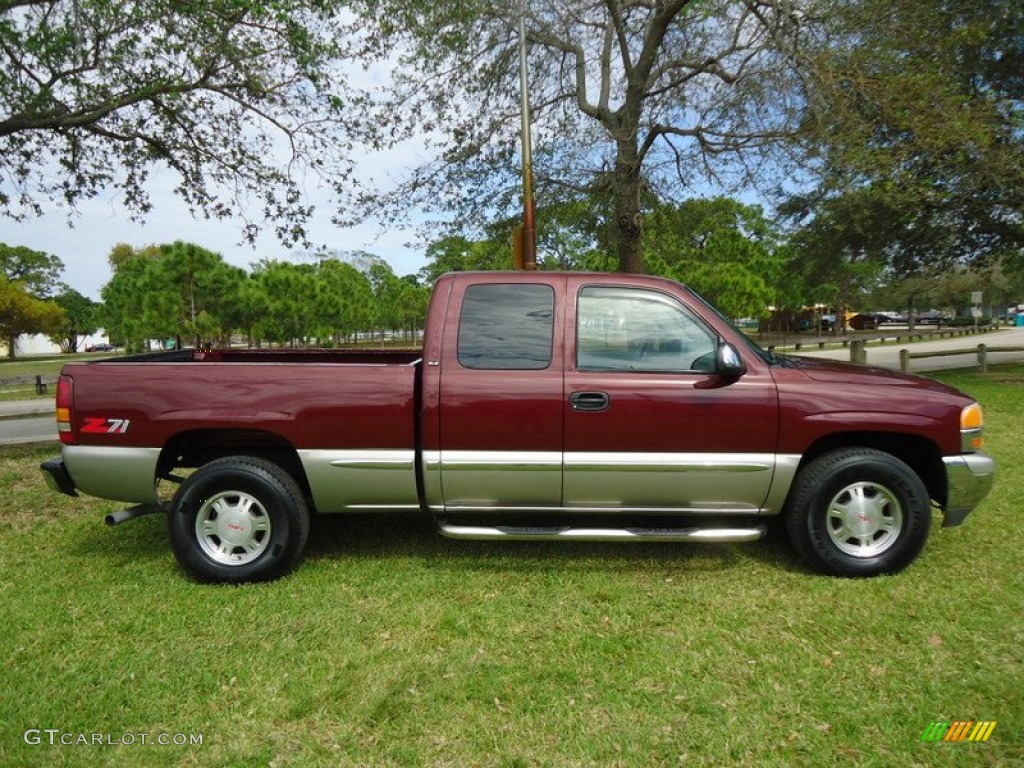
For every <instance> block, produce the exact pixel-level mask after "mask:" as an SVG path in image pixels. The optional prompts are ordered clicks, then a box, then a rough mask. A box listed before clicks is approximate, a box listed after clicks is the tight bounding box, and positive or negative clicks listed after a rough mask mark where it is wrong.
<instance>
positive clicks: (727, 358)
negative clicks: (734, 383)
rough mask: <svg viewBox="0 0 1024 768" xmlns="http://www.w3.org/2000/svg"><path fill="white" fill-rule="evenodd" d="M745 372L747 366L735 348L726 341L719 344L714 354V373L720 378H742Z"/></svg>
mask: <svg viewBox="0 0 1024 768" xmlns="http://www.w3.org/2000/svg"><path fill="white" fill-rule="evenodd" d="M746 372H747V366H746V365H745V364H744V362H743V358H742V357H740V353H739V352H737V351H736V347H734V346H733V345H732V344H730V343H729V342H727V341H723V342H720V343H719V344H718V350H717V351H716V353H715V373H717V374H719V375H721V376H742V375H743V374H745V373H746Z"/></svg>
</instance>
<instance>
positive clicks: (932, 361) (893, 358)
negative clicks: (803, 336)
mask: <svg viewBox="0 0 1024 768" xmlns="http://www.w3.org/2000/svg"><path fill="white" fill-rule="evenodd" d="M979 344H984V345H985V346H986V347H1022V348H1024V328H1007V329H1004V330H1001V331H993V332H991V333H980V334H977V335H975V336H958V337H956V338H952V339H939V340H937V341H922V342H916V343H914V344H886V345H884V346H879V345H877V344H876V345H868V346H867V347H866V351H867V356H868V364H869V365H875V366H878V367H881V368H894V369H896V370H899V367H900V350H901V349H909V350H910V351H911V352H914V353H915V354H916V353H919V352H939V351H945V350H952V349H962V350H964V354H963V355H956V356H954V357H928V358H924V359H912V360H911V361H910V370H911V372H917V373H920V372H926V371H940V370H945V369H949V368H966V367H968V366H972V365H977V363H978V355H977V350H978V345H979ZM798 354H800V355H802V356H806V357H821V358H827V359H830V360H849V359H850V350H849V349H846V348H845V347H843V348H839V349H830V350H824V351H818V350H814V351H810V350H801V351H800V352H799V353H798ZM1021 360H1024V352H991V353H989V355H988V361H989V363H1006V362H1018V361H1021Z"/></svg>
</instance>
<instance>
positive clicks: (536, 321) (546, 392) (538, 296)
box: [427, 276, 564, 512]
mask: <svg viewBox="0 0 1024 768" xmlns="http://www.w3.org/2000/svg"><path fill="white" fill-rule="evenodd" d="M524 277H526V276H524ZM563 286H564V278H555V279H554V280H553V281H549V282H538V281H537V278H536V277H535V276H530V279H524V280H520V279H519V278H518V277H517V276H502V278H501V282H495V283H491V282H481V283H472V282H469V281H464V280H459V281H456V282H455V284H454V286H453V287H452V293H451V296H450V298H449V302H448V313H449V314H448V316H449V317H454V316H456V315H455V313H457V317H458V323H454V322H448V323H446V326H445V336H444V340H443V349H442V353H441V356H442V359H441V361H440V366H439V371H440V386H439V392H440V397H439V399H438V401H437V408H438V410H439V419H438V425H439V435H438V442H439V445H440V451H439V455H437V456H436V457H435V461H436V464H434V468H435V471H437V470H439V472H440V481H441V492H442V496H443V508H444V510H445V511H447V512H458V511H467V512H468V511H489V510H543V509H551V508H557V507H558V506H560V505H561V500H562V399H563V397H562V394H563V389H562V387H563V370H562V347H563V341H562V336H563V334H561V333H557V334H556V333H555V332H554V329H555V328H560V327H561V324H560V322H558V321H557V318H556V312H557V307H559V306H560V305H561V304H562V303H563V302H561V301H560V299H561V296H560V294H561V293H562V290H563ZM427 364H428V365H430V364H431V363H430V361H428V362H427ZM430 459H431V457H429V456H428V457H427V469H428V474H430V473H431V464H432V463H433V462H431V460H430ZM431 506H432V507H433V508H434V509H435V511H436V509H437V505H436V503H433V504H432V505H431Z"/></svg>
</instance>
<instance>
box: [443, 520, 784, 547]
mask: <svg viewBox="0 0 1024 768" xmlns="http://www.w3.org/2000/svg"><path fill="white" fill-rule="evenodd" d="M437 528H438V530H439V531H440V532H441V534H442V535H443V536H447V537H448V538H449V539H469V540H472V541H491V540H496V539H501V540H504V541H554V540H562V541H640V542H648V541H651V542H673V541H674V542H680V541H686V542H711V543H716V544H725V543H729V542H743V541H756V540H757V539H760V538H761V537H762V536H764V535H765V527H764V526H763V525H752V526H750V527H748V528H698V527H691V528H573V527H571V526H568V525H564V526H562V525H560V526H550V527H548V526H515V525H495V526H488V525H455V524H452V523H448V522H446V521H444V520H438V521H437Z"/></svg>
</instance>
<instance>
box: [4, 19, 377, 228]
mask: <svg viewBox="0 0 1024 768" xmlns="http://www.w3.org/2000/svg"><path fill="white" fill-rule="evenodd" d="M345 5H346V3H344V2H342V0H337V1H336V2H332V1H331V0H324V1H321V0H280V2H275V3H263V2H257V1H256V0H212V1H211V2H202V3H185V2H179V1H178V0H146V1H145V2H142V1H141V0H129V1H128V2H114V1H113V0H11V1H9V2H3V3H0V104H2V105H3V106H2V107H0V184H2V185H3V186H0V213H2V214H3V215H6V216H11V217H14V218H23V217H25V216H29V215H37V214H39V213H41V212H42V210H43V203H44V202H46V201H51V202H56V203H58V204H61V205H65V206H68V207H70V208H72V209H73V208H74V207H75V206H76V205H77V204H78V203H80V202H81V201H82V200H85V199H88V198H91V197H95V196H96V195H97V194H98V193H100V192H101V191H102V190H104V189H107V188H110V187H114V188H117V189H118V190H119V191H120V192H121V193H122V195H123V201H124V204H125V205H126V206H127V208H128V209H129V210H131V211H132V212H133V214H134V215H136V216H138V217H141V216H144V215H145V214H146V213H148V212H149V211H150V209H151V207H152V202H151V200H150V198H149V193H148V191H147V185H146V182H147V180H148V177H149V175H150V173H151V172H152V171H154V170H157V169H160V168H169V169H170V170H171V171H172V172H173V173H175V174H176V175H177V178H178V183H177V185H176V187H175V192H176V193H177V195H178V196H179V197H181V198H182V199H183V200H184V201H185V203H186V204H187V205H188V206H189V208H190V209H191V210H192V211H193V213H196V214H201V215H203V216H206V217H211V216H212V217H218V218H225V217H228V216H233V215H236V214H240V215H242V216H243V217H245V219H246V225H245V235H246V236H247V237H249V238H250V239H252V238H254V237H255V236H256V233H257V232H258V231H259V230H260V229H261V227H263V226H265V225H266V224H267V223H268V222H273V226H274V227H275V229H276V232H277V234H278V236H279V237H281V238H282V239H283V240H284V241H286V242H293V241H296V240H302V239H303V237H304V234H305V232H304V224H305V222H306V221H307V220H308V218H309V216H310V214H311V210H312V209H311V208H310V207H309V206H308V204H307V203H305V202H304V200H303V195H302V187H303V183H304V179H303V175H304V174H306V173H311V174H316V175H319V176H320V177H321V179H322V180H324V182H325V183H326V184H328V185H329V186H331V187H332V188H333V189H334V190H335V191H337V192H339V193H343V192H344V190H345V189H346V177H347V175H348V173H349V171H350V169H351V163H350V151H349V150H350V144H349V142H350V138H351V133H352V132H358V130H359V128H358V125H357V124H356V123H355V122H350V121H351V120H353V118H354V116H356V115H358V113H359V110H358V108H357V105H356V104H354V103H353V102H352V100H350V99H348V98H347V97H346V96H345V94H344V93H343V92H342V91H343V89H344V84H345V77H344V73H343V72H342V71H341V70H340V66H339V41H341V40H343V39H344V38H343V37H342V36H341V34H340V29H339V22H338V19H339V18H340V16H339V13H340V11H341V10H342V9H343V7H344V6H345ZM350 129H351V130H350ZM256 212H258V213H256Z"/></svg>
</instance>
